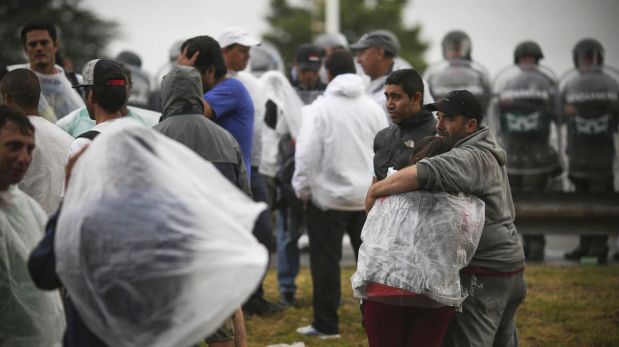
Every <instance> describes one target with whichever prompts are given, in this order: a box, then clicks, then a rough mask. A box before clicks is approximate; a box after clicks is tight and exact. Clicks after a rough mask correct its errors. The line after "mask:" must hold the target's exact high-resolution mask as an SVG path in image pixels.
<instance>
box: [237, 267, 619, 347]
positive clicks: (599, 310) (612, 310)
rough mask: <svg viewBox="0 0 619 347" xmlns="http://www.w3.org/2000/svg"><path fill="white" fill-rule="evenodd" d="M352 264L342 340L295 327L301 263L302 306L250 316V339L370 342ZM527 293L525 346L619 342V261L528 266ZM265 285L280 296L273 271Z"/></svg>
mask: <svg viewBox="0 0 619 347" xmlns="http://www.w3.org/2000/svg"><path fill="white" fill-rule="evenodd" d="M353 272H354V269H353V268H350V267H349V268H344V269H343V271H342V299H343V305H342V306H341V307H340V310H339V314H340V332H341V335H342V338H341V339H339V340H327V341H321V340H318V339H315V338H307V337H302V336H300V335H298V334H297V333H296V332H295V329H296V328H297V327H299V326H302V325H307V324H309V323H310V322H311V319H312V309H311V278H310V275H309V270H308V269H307V268H303V269H302V270H301V274H300V275H299V278H298V279H297V284H298V286H299V291H298V293H297V298H298V299H299V303H300V306H301V307H300V308H296V309H295V308H292V309H287V310H285V311H283V312H280V313H277V314H274V315H272V316H269V317H257V316H253V317H249V318H247V317H246V320H247V321H246V326H247V335H248V344H249V346H251V347H254V346H267V345H270V344H278V343H286V344H292V343H293V342H298V341H302V342H304V343H305V345H306V346H311V347H314V346H316V347H320V346H335V347H337V346H342V347H343V346H351V347H356V346H367V345H368V344H367V340H366V338H365V332H364V330H363V327H361V323H360V320H361V314H360V312H359V301H358V300H357V299H355V298H354V297H353V296H352V290H351V287H350V276H351V275H352V273H353ZM525 275H526V278H527V283H528V294H527V298H526V300H525V303H524V304H523V305H522V306H521V307H520V310H519V311H518V316H517V324H518V330H519V334H520V345H521V346H524V347H526V346H532V347H533V346H544V347H546V346H574V347H586V346H619V266H600V267H586V266H580V267H554V266H553V267H550V266H541V265H530V266H527V269H526V272H525ZM265 290H266V293H267V298H268V299H269V300H272V301H277V298H278V297H277V285H276V278H275V271H274V270H270V271H269V273H268V275H267V278H266V281H265Z"/></svg>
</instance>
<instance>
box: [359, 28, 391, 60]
mask: <svg viewBox="0 0 619 347" xmlns="http://www.w3.org/2000/svg"><path fill="white" fill-rule="evenodd" d="M369 47H379V48H382V49H384V50H385V52H388V53H390V54H392V55H398V53H399V49H398V44H397V43H396V42H395V41H394V40H393V37H391V35H388V34H387V33H386V32H384V31H372V32H369V33H367V34H364V35H363V36H361V38H360V39H359V41H357V42H356V43H354V44H352V45H350V49H352V50H353V51H360V50H363V49H366V48H369Z"/></svg>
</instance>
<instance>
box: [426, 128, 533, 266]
mask: <svg viewBox="0 0 619 347" xmlns="http://www.w3.org/2000/svg"><path fill="white" fill-rule="evenodd" d="M505 162H506V154H505V151H504V150H503V149H502V148H501V147H499V146H498V145H497V143H496V140H495V139H494V136H493V135H492V134H491V133H490V131H489V129H488V128H487V127H482V128H481V129H480V130H478V131H477V132H475V133H473V134H471V135H469V136H468V137H466V138H464V139H462V140H460V141H459V142H458V143H456V145H455V146H454V148H453V149H452V150H451V151H449V152H447V153H443V154H441V155H438V156H435V157H431V158H426V159H423V160H421V161H420V162H419V163H418V164H417V176H418V179H419V182H420V183H421V186H422V189H427V190H430V191H444V192H448V193H459V192H461V193H465V194H471V195H475V196H476V197H478V198H480V199H481V200H482V201H484V203H485V204H486V220H485V223H484V229H483V232H482V236H481V240H480V241H479V246H478V247H477V251H476V252H475V255H474V256H473V260H472V261H471V263H470V265H471V266H478V267H484V268H487V269H490V270H493V271H499V272H510V271H516V270H519V269H521V268H522V267H523V266H524V252H523V249H522V245H521V244H520V239H519V238H518V233H517V232H516V227H515V226H514V204H513V201H512V194H511V190H510V188H509V181H508V179H507V171H506V169H505Z"/></svg>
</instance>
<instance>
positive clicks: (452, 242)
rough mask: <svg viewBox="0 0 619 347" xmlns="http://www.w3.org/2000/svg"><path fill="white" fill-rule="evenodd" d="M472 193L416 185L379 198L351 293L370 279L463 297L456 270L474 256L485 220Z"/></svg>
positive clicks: (446, 298) (449, 299)
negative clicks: (424, 189) (421, 187)
mask: <svg viewBox="0 0 619 347" xmlns="http://www.w3.org/2000/svg"><path fill="white" fill-rule="evenodd" d="M484 207H485V205H484V203H483V201H481V200H479V199H478V198H476V197H470V196H464V195H452V194H448V193H444V192H434V193H432V192H427V191H415V192H409V193H404V194H398V195H392V196H389V197H387V198H384V199H379V200H377V201H376V203H375V204H374V207H373V208H372V210H371V211H370V213H369V214H368V217H367V220H366V222H365V225H364V226H363V231H362V233H361V239H362V240H363V244H362V245H361V248H360V249H359V259H358V262H357V271H356V272H355V274H354V275H353V276H352V278H351V282H352V287H353V290H354V295H355V297H358V298H367V295H366V286H367V284H368V282H375V283H379V284H384V285H387V286H391V287H395V288H400V289H405V290H408V291H411V292H414V293H417V294H424V295H425V296H427V297H429V298H430V299H432V300H434V301H436V302H438V303H440V304H443V305H449V306H459V305H460V304H461V303H462V301H463V300H464V299H465V297H466V296H465V295H464V294H463V293H462V291H461V288H460V273H459V270H460V269H461V268H463V267H465V266H466V265H467V264H468V263H469V262H470V260H471V259H472V257H473V254H474V253H475V250H476V249H477V244H478V243H479V238H480V237H481V232H482V229H483V225H484Z"/></svg>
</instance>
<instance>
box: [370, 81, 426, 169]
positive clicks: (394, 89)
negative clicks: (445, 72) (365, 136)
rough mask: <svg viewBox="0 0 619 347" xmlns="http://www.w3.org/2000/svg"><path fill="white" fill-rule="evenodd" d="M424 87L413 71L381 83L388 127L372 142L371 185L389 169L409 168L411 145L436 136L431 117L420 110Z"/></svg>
mask: <svg viewBox="0 0 619 347" xmlns="http://www.w3.org/2000/svg"><path fill="white" fill-rule="evenodd" d="M423 93H424V86H423V81H422V80H421V77H420V76H419V73H417V71H415V70H413V69H403V70H398V71H394V72H392V73H391V74H390V75H389V77H387V80H386V82H385V98H386V100H387V101H386V107H387V112H388V113H389V118H390V119H391V121H392V122H393V124H392V125H391V126H389V127H388V128H385V129H383V130H381V131H380V132H379V133H378V134H376V138H375V139H374V153H375V155H374V175H375V176H374V181H379V180H382V179H383V178H385V177H387V171H388V170H389V168H394V169H395V170H400V169H402V168H404V167H406V166H408V165H409V160H410V157H411V155H412V154H413V149H414V148H415V142H417V141H419V140H421V139H422V138H424V137H426V136H431V135H434V134H436V119H435V118H434V115H433V114H432V113H431V112H430V111H427V110H424V109H423Z"/></svg>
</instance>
